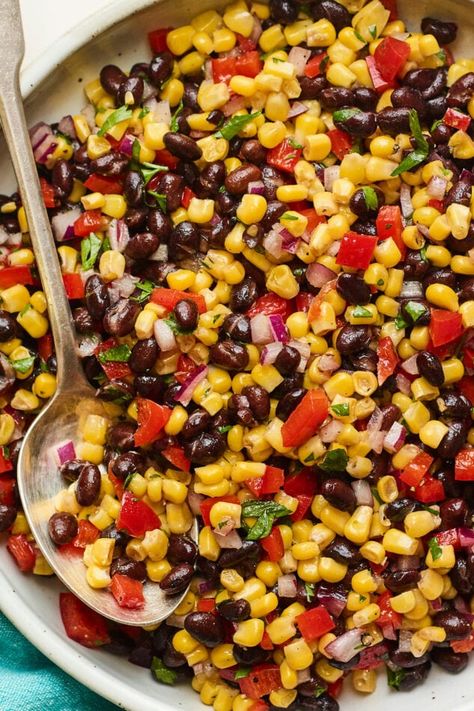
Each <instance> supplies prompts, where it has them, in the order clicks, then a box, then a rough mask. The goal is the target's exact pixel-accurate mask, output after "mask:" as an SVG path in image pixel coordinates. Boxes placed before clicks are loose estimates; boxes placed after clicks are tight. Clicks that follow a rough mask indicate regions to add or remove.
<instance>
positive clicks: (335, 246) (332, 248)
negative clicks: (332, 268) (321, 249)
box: [326, 239, 342, 257]
mask: <svg viewBox="0 0 474 711" xmlns="http://www.w3.org/2000/svg"><path fill="white" fill-rule="evenodd" d="M341 241H342V240H340V239H336V240H335V241H334V242H333V243H332V244H330V245H329V247H328V248H327V250H326V254H329V256H330V257H337V255H338V254H339V250H340V249H341Z"/></svg>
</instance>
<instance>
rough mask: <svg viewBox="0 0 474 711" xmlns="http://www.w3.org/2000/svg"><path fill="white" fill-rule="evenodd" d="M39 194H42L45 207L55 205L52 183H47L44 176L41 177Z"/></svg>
mask: <svg viewBox="0 0 474 711" xmlns="http://www.w3.org/2000/svg"><path fill="white" fill-rule="evenodd" d="M39 180H40V185H41V195H42V196H43V202H44V206H45V207H56V193H55V192H54V188H53V186H52V185H50V184H49V183H48V181H47V180H46V178H43V177H41V178H40V179H39Z"/></svg>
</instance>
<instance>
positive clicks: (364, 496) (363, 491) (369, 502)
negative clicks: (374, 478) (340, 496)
mask: <svg viewBox="0 0 474 711" xmlns="http://www.w3.org/2000/svg"><path fill="white" fill-rule="evenodd" d="M351 487H352V489H353V491H354V494H355V496H356V499H357V505H358V506H370V507H373V505H374V497H373V496H372V492H371V490H370V484H369V482H368V481H367V480H366V479H356V480H355V481H353V482H351Z"/></svg>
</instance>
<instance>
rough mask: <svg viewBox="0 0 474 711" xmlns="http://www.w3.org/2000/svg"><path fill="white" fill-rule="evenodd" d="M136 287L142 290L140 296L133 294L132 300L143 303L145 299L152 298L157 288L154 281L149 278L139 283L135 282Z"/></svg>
mask: <svg viewBox="0 0 474 711" xmlns="http://www.w3.org/2000/svg"><path fill="white" fill-rule="evenodd" d="M135 288H136V289H138V291H139V292H140V293H139V294H138V296H132V297H131V299H132V301H138V303H139V304H142V303H143V302H144V301H146V300H147V299H149V298H150V295H151V292H152V291H153V289H154V288H155V286H154V284H153V282H151V281H149V279H145V280H144V281H139V282H138V283H137V284H135Z"/></svg>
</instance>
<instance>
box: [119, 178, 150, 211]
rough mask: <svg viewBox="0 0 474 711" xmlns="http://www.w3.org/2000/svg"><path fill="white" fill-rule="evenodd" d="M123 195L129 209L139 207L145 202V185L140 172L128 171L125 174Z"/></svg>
mask: <svg viewBox="0 0 474 711" xmlns="http://www.w3.org/2000/svg"><path fill="white" fill-rule="evenodd" d="M123 194H124V196H125V199H126V200H127V205H128V206H129V207H138V206H139V205H140V204H141V203H142V202H143V197H144V194H145V183H144V180H143V177H142V175H141V173H139V172H138V170H128V171H127V173H126V174H125V178H124V181H123Z"/></svg>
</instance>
